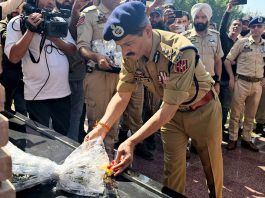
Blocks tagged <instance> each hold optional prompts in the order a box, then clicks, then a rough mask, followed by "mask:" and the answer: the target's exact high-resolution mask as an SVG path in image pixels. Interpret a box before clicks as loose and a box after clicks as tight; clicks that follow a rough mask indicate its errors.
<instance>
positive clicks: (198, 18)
mask: <svg viewBox="0 0 265 198" xmlns="http://www.w3.org/2000/svg"><path fill="white" fill-rule="evenodd" d="M191 16H192V18H193V22H194V28H193V29H191V30H188V31H186V32H184V33H183V35H184V36H186V37H187V38H188V39H189V40H190V41H191V42H192V44H193V45H195V47H196V48H197V49H198V51H199V55H200V57H201V60H202V62H203V64H204V65H205V68H206V71H208V72H209V73H210V75H211V76H212V77H213V79H214V80H215V83H216V84H215V89H216V91H217V93H218V94H219V92H220V84H219V83H220V79H221V73H222V60H221V58H222V57H223V55H224V53H223V50H222V45H221V41H220V35H219V32H217V31H216V30H212V29H209V28H208V23H209V21H210V19H211V17H212V8H211V7H210V6H209V5H208V4H207V3H197V4H195V5H194V6H192V8H191Z"/></svg>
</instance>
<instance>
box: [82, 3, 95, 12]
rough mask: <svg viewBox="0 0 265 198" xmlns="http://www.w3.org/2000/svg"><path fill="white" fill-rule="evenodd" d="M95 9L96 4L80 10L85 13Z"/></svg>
mask: <svg viewBox="0 0 265 198" xmlns="http://www.w3.org/2000/svg"><path fill="white" fill-rule="evenodd" d="M96 9H97V6H94V5H92V6H89V7H87V8H85V9H84V10H83V11H82V12H84V13H87V12H90V11H93V10H96Z"/></svg>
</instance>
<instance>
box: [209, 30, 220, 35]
mask: <svg viewBox="0 0 265 198" xmlns="http://www.w3.org/2000/svg"><path fill="white" fill-rule="evenodd" d="M209 31H210V32H213V33H216V34H220V32H219V31H217V30H213V29H209Z"/></svg>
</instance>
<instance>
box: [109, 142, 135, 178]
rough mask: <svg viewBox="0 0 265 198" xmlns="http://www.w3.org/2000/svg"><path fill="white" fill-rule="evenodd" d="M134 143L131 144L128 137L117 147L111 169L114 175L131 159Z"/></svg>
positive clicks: (126, 165)
mask: <svg viewBox="0 0 265 198" xmlns="http://www.w3.org/2000/svg"><path fill="white" fill-rule="evenodd" d="M134 147H135V144H133V143H132V142H131V141H130V139H127V140H126V141H124V142H123V143H122V144H121V145H120V146H119V148H118V152H117V156H116V159H115V164H116V165H115V166H113V170H114V171H115V174H114V176H117V175H118V174H120V173H122V172H123V171H124V169H126V168H127V167H128V166H130V164H131V163H132V161H133V151H134Z"/></svg>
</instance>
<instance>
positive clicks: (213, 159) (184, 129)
mask: <svg viewBox="0 0 265 198" xmlns="http://www.w3.org/2000/svg"><path fill="white" fill-rule="evenodd" d="M161 134H162V141H163V147H164V161H165V164H164V185H165V186H167V187H169V188H171V189H173V190H175V191H177V192H179V193H182V194H184V193H185V184H186V148H187V143H188V139H189V138H191V139H192V140H193V143H194V146H195V147H196V150H197V151H198V154H199V157H200V160H201V162H202V165H203V169H204V172H205V175H206V179H207V185H208V189H209V193H210V194H209V196H210V197H222V186H223V159H222V150H221V143H222V114H221V104H220V102H219V99H213V100H211V101H210V102H209V103H208V104H206V105H205V106H203V107H201V108H199V109H197V110H196V111H192V112H177V113H176V114H175V116H174V117H173V119H172V120H171V121H170V122H169V123H167V124H166V125H165V126H163V127H162V128H161Z"/></svg>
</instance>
